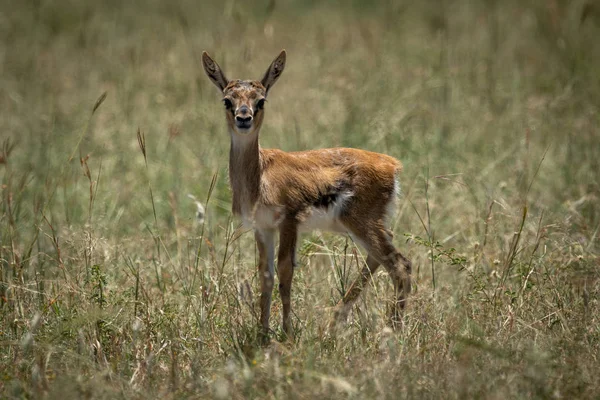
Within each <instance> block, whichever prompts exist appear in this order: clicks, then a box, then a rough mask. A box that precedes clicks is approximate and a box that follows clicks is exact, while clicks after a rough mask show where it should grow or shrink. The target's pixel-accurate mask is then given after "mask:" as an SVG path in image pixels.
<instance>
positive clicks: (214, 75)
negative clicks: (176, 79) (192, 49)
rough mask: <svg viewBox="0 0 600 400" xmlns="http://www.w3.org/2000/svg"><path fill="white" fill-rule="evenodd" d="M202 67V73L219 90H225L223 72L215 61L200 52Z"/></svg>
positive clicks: (225, 80)
mask: <svg viewBox="0 0 600 400" xmlns="http://www.w3.org/2000/svg"><path fill="white" fill-rule="evenodd" d="M202 66H203V67H204V72H206V75H208V77H209V78H210V80H211V81H212V82H213V83H214V84H215V85H216V86H217V87H218V88H219V89H220V90H221V91H223V89H225V87H226V86H227V83H228V80H227V78H225V75H224V74H223V71H221V67H219V64H217V62H216V61H215V60H213V59H212V58H211V57H210V56H209V55H208V53H207V52H205V51H203V52H202Z"/></svg>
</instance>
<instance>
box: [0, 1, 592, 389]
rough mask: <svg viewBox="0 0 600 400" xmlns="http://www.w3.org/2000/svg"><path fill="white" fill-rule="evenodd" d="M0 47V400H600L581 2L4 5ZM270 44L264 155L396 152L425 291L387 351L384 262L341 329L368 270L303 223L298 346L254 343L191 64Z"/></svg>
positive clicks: (253, 285)
mask: <svg viewBox="0 0 600 400" xmlns="http://www.w3.org/2000/svg"><path fill="white" fill-rule="evenodd" d="M0 37H1V41H0V110H1V112H0V139H1V140H0V141H1V142H2V152H1V153H0V183H1V185H2V188H1V194H2V197H1V203H0V234H1V237H2V243H1V247H0V267H1V276H0V318H2V320H3V322H2V324H1V326H2V327H1V328H0V342H2V343H3V344H5V346H3V349H2V350H0V365H2V364H3V365H4V367H3V368H2V369H3V370H4V371H6V372H5V375H4V376H3V377H0V389H2V390H3V391H4V393H6V396H7V397H11V396H14V397H28V396H29V397H30V396H39V395H45V396H49V397H52V396H54V395H55V394H57V393H60V391H61V390H64V391H65V393H70V394H71V395H72V396H81V395H82V393H88V394H89V396H90V397H92V398H96V397H102V396H107V397H109V398H114V397H115V396H116V397H118V396H124V397H127V398H131V397H132V396H133V397H135V396H138V397H145V396H151V397H152V396H154V395H156V393H161V394H162V395H167V396H172V397H176V398H180V397H178V396H183V395H187V396H192V397H193V396H196V395H201V396H211V397H219V396H222V397H223V398H231V397H233V398H242V397H257V396H258V397H279V396H283V395H284V394H289V393H296V397H314V396H318V397H321V398H328V397H331V398H339V397H340V396H346V397H353V396H354V397H358V398H365V397H375V396H378V397H390V398H398V397H414V396H430V397H439V396H440V395H441V394H442V393H445V394H448V393H450V394H449V396H450V397H465V396H466V397H478V398H481V397H488V396H489V397H494V396H502V397H506V396H509V397H510V396H516V397H536V396H537V397H549V396H551V395H552V396H558V397H561V396H567V397H569V396H575V397H582V398H584V397H593V395H594V393H597V390H598V389H599V388H598V386H597V385H598V383H597V382H595V380H594V378H593V373H592V371H593V368H594V367H593V365H594V360H597V356H598V340H599V339H600V332H599V330H598V317H597V312H596V313H594V311H593V310H596V311H598V300H597V295H598V294H599V283H598V282H599V280H598V276H599V272H598V265H599V261H598V260H599V259H598V238H597V237H598V232H599V229H600V207H599V206H600V202H599V200H598V199H599V196H600V177H599V173H598V171H600V146H599V139H600V123H599V122H600V116H599V112H598V106H599V104H600V73H599V71H600V46H598V44H597V43H598V38H599V37H600V3H598V2H597V1H596V0H581V1H579V0H575V1H566V0H546V1H541V0H540V1H517V0H504V1H497V0H441V1H433V0H431V1H399V0H398V1H359V0H353V1H310V0H309V1H296V0H264V1H252V2H242V1H235V0H225V1H203V2H198V1H188V0H177V1H160V0H148V1H140V0H132V1H126V2H121V1H112V0H108V1H101V2H90V1H83V0H70V1H68V0H64V1H58V0H36V1H21V2H2V5H1V6H0ZM283 48H285V49H286V50H287V53H288V59H287V66H286V69H285V71H284V73H283V75H282V77H281V79H280V80H279V81H278V83H277V85H276V86H275V87H274V89H273V90H272V91H271V93H270V95H269V102H268V104H267V110H266V118H265V123H264V126H263V129H262V132H261V145H262V146H263V147H267V148H268V147H276V148H280V149H283V150H287V151H294V150H304V149H314V148H325V147H336V146H347V147H357V148H363V149H366V150H372V151H378V152H384V153H387V154H390V155H392V156H394V157H396V158H398V159H400V160H401V161H402V162H403V164H404V173H403V178H402V181H401V183H402V189H403V197H402V200H401V202H400V204H399V206H398V213H397V216H396V217H395V218H394V220H393V224H392V225H393V229H394V232H395V233H396V242H397V244H398V246H399V247H400V248H401V251H403V252H404V253H405V254H407V255H408V256H409V257H410V258H411V259H412V260H413V263H414V265H415V271H413V273H414V276H415V279H414V282H415V287H414V289H413V291H414V300H413V306H412V308H410V310H412V311H409V315H408V322H407V327H408V328H407V329H406V330H405V331H404V332H403V333H401V334H400V335H399V336H389V337H388V336H386V335H387V334H388V333H386V332H387V331H386V330H385V329H383V328H384V326H385V312H386V307H387V306H386V302H387V301H389V300H390V298H391V294H390V290H391V285H390V284H389V282H388V281H389V279H388V278H387V276H386V275H385V273H381V275H382V276H379V274H378V276H377V277H376V279H375V281H374V283H373V288H372V290H370V291H369V292H368V293H366V294H365V296H363V297H364V298H365V299H364V300H363V301H362V302H360V304H358V305H357V306H356V309H355V310H354V313H353V315H354V317H352V318H353V319H352V320H351V321H350V322H349V323H348V326H347V328H346V329H347V330H346V332H345V334H344V335H343V336H341V338H337V339H336V338H335V337H330V336H328V333H327V332H326V329H325V327H326V325H327V323H326V322H327V321H325V318H324V317H323V316H324V315H327V312H328V310H329V309H330V307H331V306H332V305H334V304H335V303H336V302H337V300H339V298H340V297H341V294H342V293H343V292H344V291H345V289H346V288H347V287H348V284H349V282H350V281H351V279H352V278H353V277H354V276H355V274H356V273H357V271H358V268H359V264H360V263H361V262H362V256H361V255H360V252H359V251H358V250H357V249H356V247H355V246H354V245H353V244H352V243H351V242H349V239H348V238H345V237H343V236H342V237H339V236H338V237H335V236H329V235H326V234H320V233H315V234H312V235H308V236H306V237H305V238H303V240H302V242H301V244H300V245H299V248H300V249H301V257H300V258H301V262H300V264H301V267H300V268H299V269H298V271H297V272H296V278H295V279H296V281H295V286H294V309H295V312H296V314H295V325H296V328H297V330H298V332H299V334H298V336H297V338H296V343H295V346H296V347H295V348H294V350H293V351H289V349H287V350H286V348H285V346H281V347H282V348H281V349H278V350H277V351H278V352H279V353H277V352H276V353H269V351H274V350H273V349H271V350H268V351H267V350H265V351H263V350H260V349H257V348H256V346H255V345H256V343H255V342H254V333H255V331H254V329H255V325H256V315H255V313H256V307H255V306H256V305H255V303H256V302H255V299H256V292H257V287H258V286H257V285H258V283H257V281H256V272H255V265H256V263H255V257H256V254H255V248H254V244H253V238H252V234H249V233H246V232H245V231H243V230H242V229H240V228H239V226H238V225H239V223H238V221H237V220H236V219H234V218H232V216H231V213H230V210H231V194H230V190H229V186H228V179H227V163H228V151H229V137H228V134H227V131H226V127H225V118H224V114H223V109H222V108H223V107H222V104H221V101H220V95H219V93H218V91H217V90H216V89H215V87H214V86H213V85H212V83H211V82H210V81H209V80H208V78H207V77H206V76H205V75H204V72H203V70H202V67H201V61H200V56H201V54H202V51H204V50H206V51H208V52H209V53H210V54H211V56H212V57H213V58H214V59H215V60H216V61H217V62H219V64H220V65H221V67H222V68H223V70H224V71H225V74H226V76H227V77H228V78H230V79H234V78H241V79H260V78H261V77H262V75H263V74H264V72H265V70H266V68H267V67H268V65H269V63H270V62H271V61H272V60H273V58H274V57H275V56H276V55H277V54H278V52H279V51H280V50H281V49H283ZM189 195H191V197H193V198H195V199H196V201H198V202H200V203H202V205H203V207H204V208H205V219H204V221H199V220H198V219H197V218H196V207H197V205H196V203H195V201H194V200H192V198H191V197H190V196H189ZM253 293H254V294H253ZM273 304H274V310H273V315H272V322H271V325H272V327H273V330H274V333H273V337H274V340H275V339H276V338H280V335H281V333H280V332H279V328H278V326H279V320H280V315H279V308H278V304H279V299H278V294H277V293H275V298H274V303H273ZM276 342H277V341H276ZM277 343H279V342H277ZM349 360H355V362H356V363H359V365H361V367H360V368H357V367H356V365H354V366H352V361H349ZM374 360H377V361H374ZM575 360H578V361H575ZM405 368H408V369H411V371H412V372H406V371H405V372H404V373H402V374H401V373H400V372H401V371H404V369H405ZM275 370H277V371H279V372H276V373H275V372H273V371H275ZM248 371H250V372H248ZM299 371H303V372H299ZM475 371H477V372H475ZM532 371H533V372H532ZM238 372H239V374H238ZM242 372H243V373H242ZM248 374H249V375H248ZM277 374H279V375H277ZM74 377H77V378H78V379H73V378H74ZM99 377H105V378H106V379H107V382H109V384H108V385H104V384H100V383H99V382H100V381H97V380H98V379H100V378H99ZM413 378H414V379H413ZM102 379H104V378H102ZM315 382H318V383H319V384H318V385H315ZM398 390H399V392H398ZM291 398H293V396H292V397H291Z"/></svg>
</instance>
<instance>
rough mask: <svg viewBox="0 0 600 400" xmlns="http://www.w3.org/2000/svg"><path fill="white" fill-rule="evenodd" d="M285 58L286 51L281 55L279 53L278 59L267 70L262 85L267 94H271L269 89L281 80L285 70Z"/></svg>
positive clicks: (282, 51)
mask: <svg viewBox="0 0 600 400" xmlns="http://www.w3.org/2000/svg"><path fill="white" fill-rule="evenodd" d="M285 58H286V53H285V50H281V53H279V55H278V56H277V58H276V59H275V60H273V62H272V63H271V65H270V66H269V69H267V72H266V73H265V76H264V77H263V78H262V81H261V83H262V85H263V86H264V87H265V89H266V90H267V93H269V89H271V87H272V86H273V85H274V84H275V82H277V79H279V75H281V73H282V72H283V69H284V68H285Z"/></svg>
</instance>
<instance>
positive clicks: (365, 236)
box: [349, 224, 412, 328]
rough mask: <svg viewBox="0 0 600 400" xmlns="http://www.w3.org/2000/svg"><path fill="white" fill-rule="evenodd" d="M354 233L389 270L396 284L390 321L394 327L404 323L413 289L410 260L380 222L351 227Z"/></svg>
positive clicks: (371, 254)
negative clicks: (400, 250) (403, 318)
mask: <svg viewBox="0 0 600 400" xmlns="http://www.w3.org/2000/svg"><path fill="white" fill-rule="evenodd" d="M349 228H350V229H351V230H352V233H353V234H354V235H355V236H356V237H357V238H358V239H359V241H360V242H361V243H362V244H363V245H364V246H365V248H366V250H367V252H368V253H369V256H372V257H373V258H374V259H376V260H377V261H379V262H380V263H381V265H383V267H384V268H385V269H386V270H387V272H388V274H389V275H390V278H391V280H392V283H393V285H394V301H393V303H392V307H391V310H390V323H391V326H392V327H393V328H398V327H400V326H401V325H402V317H403V314H404V309H405V307H406V302H407V297H408V295H409V293H410V290H411V279H410V274H411V269H412V264H411V262H410V260H409V259H408V258H406V257H404V256H403V255H402V254H401V253H400V252H399V251H398V250H397V249H396V247H394V244H393V243H392V238H393V235H392V233H391V232H390V231H389V230H387V229H385V228H384V227H383V226H381V225H380V224H375V226H368V225H367V227H365V226H364V225H362V226H354V225H350V227H349Z"/></svg>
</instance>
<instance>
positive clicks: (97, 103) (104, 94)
mask: <svg viewBox="0 0 600 400" xmlns="http://www.w3.org/2000/svg"><path fill="white" fill-rule="evenodd" d="M107 94H108V93H107V92H104V93H102V94H101V95H100V97H98V100H96V103H94V107H93V108H92V115H93V114H94V113H95V112H96V110H97V109H98V108H99V107H100V106H101V105H102V103H104V100H106V95H107Z"/></svg>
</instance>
